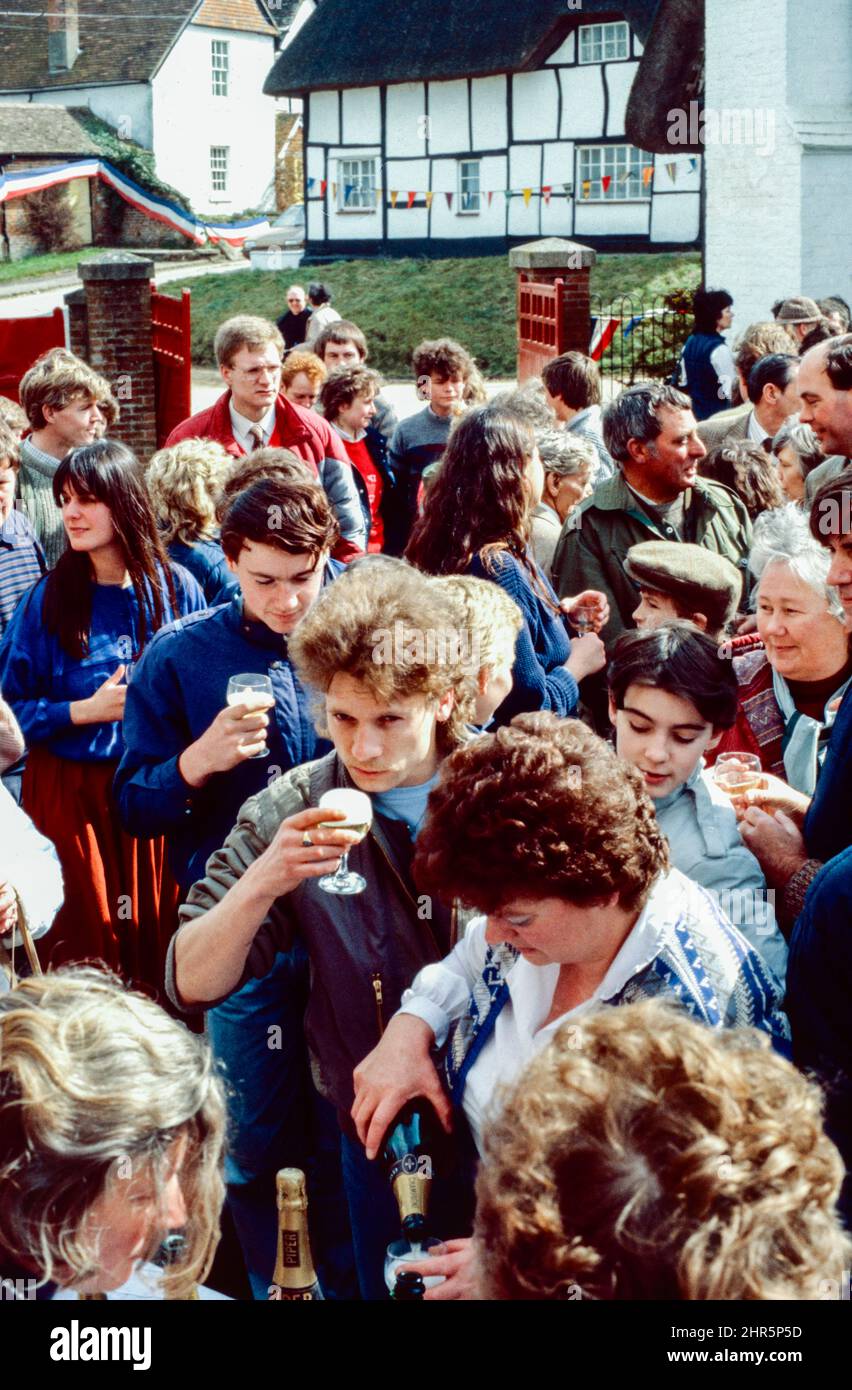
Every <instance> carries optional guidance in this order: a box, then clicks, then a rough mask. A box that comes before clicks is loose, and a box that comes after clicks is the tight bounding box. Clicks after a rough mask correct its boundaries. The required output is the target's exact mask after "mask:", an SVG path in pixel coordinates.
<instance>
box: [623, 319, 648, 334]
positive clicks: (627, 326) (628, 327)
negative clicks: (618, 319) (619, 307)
mask: <svg viewBox="0 0 852 1390" xmlns="http://www.w3.org/2000/svg"><path fill="white" fill-rule="evenodd" d="M644 317H645V315H644V314H634V315H633V318H632V319H631V320H630V322H629V323H626V324H625V325H624V333H623V335H622V336H623V337H625V338H629V337H630V334H631V333H632V332H633V330H634V328H635V327H636V325H637V324H638V323H641V322H642V320H643V318H644Z"/></svg>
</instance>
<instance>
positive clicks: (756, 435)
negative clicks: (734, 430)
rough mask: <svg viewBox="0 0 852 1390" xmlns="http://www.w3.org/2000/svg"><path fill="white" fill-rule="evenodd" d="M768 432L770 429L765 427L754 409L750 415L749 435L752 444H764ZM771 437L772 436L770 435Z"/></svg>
mask: <svg viewBox="0 0 852 1390" xmlns="http://www.w3.org/2000/svg"><path fill="white" fill-rule="evenodd" d="M768 434H769V431H768V430H765V429H764V428H763V426H762V424H761V423H760V421H759V420H758V418H757V414H756V412H755V411H754V410H753V409H752V412H751V414H750V415H749V417H748V437H749V439H750V440H751V442H752V444H760V445H762V444H763V441H764V439H766V437H767V435H768ZM769 437H770V438H771V437H772V436H771V435H770V436H769Z"/></svg>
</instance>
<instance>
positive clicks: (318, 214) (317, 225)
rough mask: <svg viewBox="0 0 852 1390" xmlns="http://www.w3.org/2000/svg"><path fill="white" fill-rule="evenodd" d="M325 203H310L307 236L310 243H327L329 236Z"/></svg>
mask: <svg viewBox="0 0 852 1390" xmlns="http://www.w3.org/2000/svg"><path fill="white" fill-rule="evenodd" d="M326 228H327V221H326V215H325V203H321V202H316V203H314V202H309V203H308V221H307V229H306V235H307V239H308V240H309V241H325V239H326V237H327V236H328V232H327V230H326Z"/></svg>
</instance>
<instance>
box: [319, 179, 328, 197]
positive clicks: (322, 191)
mask: <svg viewBox="0 0 852 1390" xmlns="http://www.w3.org/2000/svg"><path fill="white" fill-rule="evenodd" d="M327 188H328V179H321V180H320V197H322V198H324V197H325V190H326V189H327Z"/></svg>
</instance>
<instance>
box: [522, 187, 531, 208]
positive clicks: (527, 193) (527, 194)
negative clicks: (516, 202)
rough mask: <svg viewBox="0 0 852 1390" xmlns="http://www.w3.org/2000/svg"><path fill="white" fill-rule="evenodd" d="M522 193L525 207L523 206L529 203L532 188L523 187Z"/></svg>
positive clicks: (526, 206)
mask: <svg viewBox="0 0 852 1390" xmlns="http://www.w3.org/2000/svg"><path fill="white" fill-rule="evenodd" d="M523 193H524V207H525V208H528V207H529V205H530V198H531V197H532V189H531V188H525V189H524V190H523Z"/></svg>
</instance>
